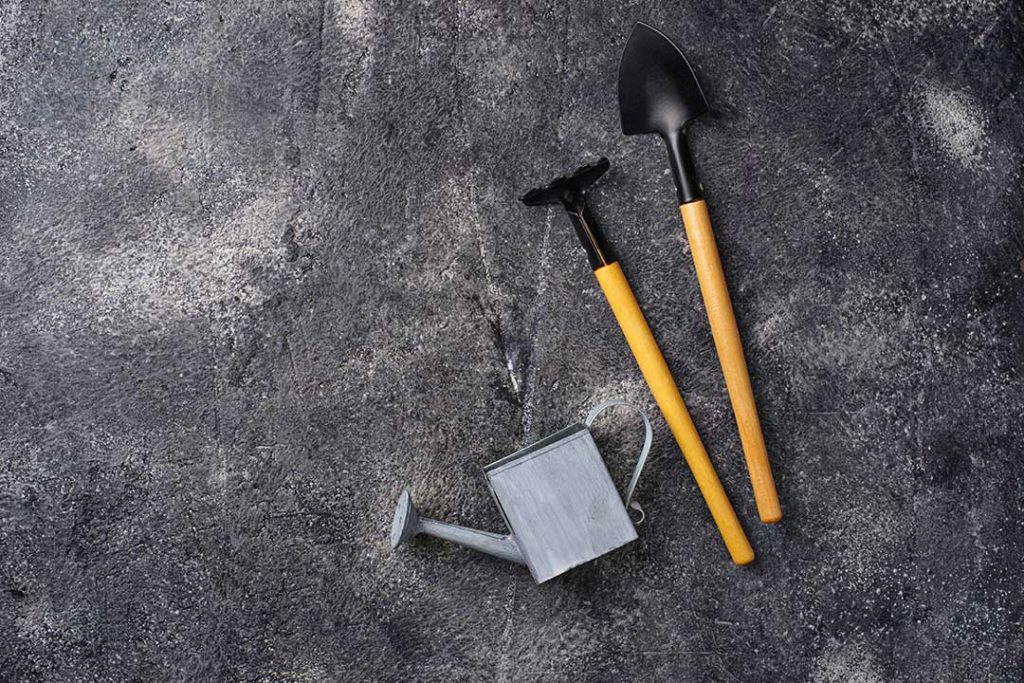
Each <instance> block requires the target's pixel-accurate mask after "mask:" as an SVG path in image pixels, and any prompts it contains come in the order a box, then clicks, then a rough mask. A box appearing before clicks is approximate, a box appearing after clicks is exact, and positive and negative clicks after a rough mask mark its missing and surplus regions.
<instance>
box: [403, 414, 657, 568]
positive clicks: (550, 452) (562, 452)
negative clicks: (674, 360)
mask: <svg viewBox="0 0 1024 683" xmlns="http://www.w3.org/2000/svg"><path fill="white" fill-rule="evenodd" d="M618 405H621V406H626V407H628V408H630V409H632V410H633V411H635V412H636V413H638V414H639V415H640V417H641V418H642V419H643V421H644V429H645V436H644V445H643V448H642V449H641V450H640V457H639V459H638V460H637V464H636V468H635V469H634V470H633V475H632V477H631V478H630V480H629V484H628V485H627V487H626V499H625V502H623V500H622V498H621V497H620V496H619V492H618V490H617V489H616V488H615V484H614V483H613V482H612V478H611V475H609V474H608V468H607V467H605V464H604V460H603V459H602V458H601V453H600V452H599V451H598V449H597V444H596V443H595V442H594V437H593V436H592V435H591V433H590V425H591V424H592V423H593V421H594V419H596V418H597V416H598V415H599V414H600V413H602V412H604V411H605V410H606V409H608V408H610V407H612V406H618ZM651 438H652V435H651V423H650V421H649V420H648V419H647V416H646V415H645V414H644V412H643V411H642V410H640V409H639V408H637V407H636V406H634V405H633V404H631V403H627V402H625V401H620V400H611V401H606V402H604V403H602V404H600V405H597V406H595V407H594V409H593V410H591V411H590V414H589V415H587V419H586V420H585V421H584V423H577V424H574V425H570V426H568V427H566V428H565V429H562V430H561V431H558V432H556V433H554V434H552V435H550V436H548V437H547V438H544V439H541V440H540V441H538V442H537V443H535V444H533V445H531V446H527V447H526V448H524V449H522V450H520V451H517V452H515V453H513V454H512V455H509V456H506V457H504V458H501V459H500V460H497V461H496V462H493V463H491V464H490V465H487V466H486V467H485V468H484V476H485V477H486V479H487V485H488V487H489V488H490V489H491V493H492V494H493V496H494V500H495V502H497V504H498V509H499V510H500V511H501V515H502V517H503V518H504V520H505V524H506V525H507V526H508V529H509V532H510V533H508V534H504V535H502V534H495V533H490V532H487V531H478V530H476V529H469V528H466V527H461V526H457V525H455V524H448V523H446V522H439V521H437V520H433V519H425V518H422V517H420V516H419V515H418V514H417V513H416V508H415V506H414V505H413V502H412V497H411V496H410V495H409V492H408V491H403V492H402V494H401V496H400V497H399V499H398V506H397V508H396V509H395V520H394V523H393V524H392V526H391V547H392V548H397V547H398V546H399V545H401V544H402V543H404V542H405V541H407V540H409V539H410V538H412V537H413V536H416V535H417V534H427V535H428V536H434V537H436V538H443V539H445V540H447V541H450V542H452V543H457V544H459V545H462V546H466V547H467V548H472V549H474V550H478V551H480V552H483V553H487V554H488V555H492V556H494V557H498V558H501V559H503V560H507V561H509V562H515V563H517V564H522V565H526V567H527V568H528V569H529V570H530V574H531V575H532V576H533V579H534V581H536V582H537V583H543V582H545V581H547V580H549V579H553V578H554V577H556V576H558V575H560V574H562V573H564V572H566V571H568V570H570V569H572V568H573V567H576V566H579V565H581V564H583V563H585V562H589V561H590V560H593V559H595V558H598V557H600V556H601V555H604V554H605V553H608V552H610V551H612V550H615V549H616V548H619V547H621V546H623V545H625V544H627V543H629V542H631V541H635V540H636V539H637V533H636V529H635V528H634V525H633V521H632V519H631V518H630V515H629V512H628V511H627V507H628V508H630V509H632V510H635V511H636V512H638V513H639V514H640V519H639V520H638V521H637V524H639V523H640V522H642V521H643V510H642V509H641V508H640V506H639V505H638V504H637V503H636V502H631V500H632V497H633V491H634V490H635V488H636V484H637V480H638V479H639V477H640V472H641V471H642V470H643V467H644V463H645V462H646V461H647V454H648V452H649V451H650V449H651Z"/></svg>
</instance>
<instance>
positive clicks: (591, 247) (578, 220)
mask: <svg viewBox="0 0 1024 683" xmlns="http://www.w3.org/2000/svg"><path fill="white" fill-rule="evenodd" d="M573 200H574V201H571V202H568V201H567V202H565V204H564V206H565V210H566V212H568V214H569V219H570V220H571V221H572V227H573V229H574V230H576V237H578V238H579V240H580V244H582V245H583V251H585V252H587V261H589V262H590V267H591V269H592V270H597V269H598V268H602V267H604V266H607V265H608V264H610V263H614V262H615V260H616V259H615V256H614V255H613V254H612V252H611V249H610V248H609V247H608V243H607V242H606V241H605V239H604V235H603V234H601V229H600V227H598V224H597V221H595V220H594V217H593V215H592V214H591V213H590V209H588V208H587V202H586V199H585V198H584V197H583V196H582V195H577V196H576V197H574V198H573Z"/></svg>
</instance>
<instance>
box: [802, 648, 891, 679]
mask: <svg viewBox="0 0 1024 683" xmlns="http://www.w3.org/2000/svg"><path fill="white" fill-rule="evenodd" d="M815 664H816V665H815V669H814V672H813V673H812V674H811V681H812V682H813V683H882V681H884V680H885V679H884V678H882V674H881V673H880V672H879V670H878V665H877V664H876V663H875V662H874V660H873V659H872V658H871V655H869V654H868V653H867V651H866V650H865V649H864V648H862V647H860V646H859V645H857V644H853V643H833V644H832V645H831V646H830V647H829V648H828V649H826V650H825V652H823V653H822V654H821V655H820V656H819V657H818V658H817V660H816V663H815Z"/></svg>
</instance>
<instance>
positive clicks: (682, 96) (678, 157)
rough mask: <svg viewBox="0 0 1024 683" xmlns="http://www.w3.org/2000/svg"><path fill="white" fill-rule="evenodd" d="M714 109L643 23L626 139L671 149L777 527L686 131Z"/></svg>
mask: <svg viewBox="0 0 1024 683" xmlns="http://www.w3.org/2000/svg"><path fill="white" fill-rule="evenodd" d="M707 110H708V103H707V100H705V99H704V93H703V92H701V89H700V85H699V84H698V83H697V78H696V77H695V76H694V75H693V70H692V69H691V68H690V65H689V63H687V61H686V58H685V57H684V56H683V53H682V52H680V51H679V48H677V47H676V46H675V45H674V44H673V43H672V41H671V40H669V39H668V38H667V37H666V36H665V35H664V34H662V33H661V32H660V31H658V30H656V29H654V28H652V27H650V26H648V25H647V24H644V23H642V22H638V23H637V24H636V26H635V27H634V28H633V33H632V34H631V35H630V36H629V40H628V41H627V43H626V48H625V50H623V52H622V60H621V61H620V62H619V112H620V114H621V117H622V132H623V133H625V134H626V135H636V134H640V133H657V134H658V135H660V136H661V138H662V139H663V140H664V141H665V145H666V146H667V147H668V156H669V163H670V164H671V167H672V177H673V178H674V180H675V184H676V192H677V193H678V196H679V210H680V212H681V213H682V216H683V224H684V225H685V226H686V236H687V239H688V240H689V242H690V251H691V252H693V264H694V266H695V267H696V270H697V280H698V281H699V282H700V290H701V294H702V295H703V297H704V306H705V308H707V312H708V319H709V321H710V323H711V335H712V337H714V340H715V348H716V349H717V351H718V358H719V361H720V363H721V365H722V374H723V375H725V385H726V388H727V389H728V391H729V398H730V400H731V401H732V409H733V413H734V414H735V416H736V426H737V428H738V429H739V434H740V441H741V443H742V444H743V452H744V454H745V455H746V459H747V468H748V470H749V471H750V481H751V484H752V486H753V489H754V499H755V500H756V501H757V510H758V514H759V515H760V517H761V521H763V522H778V521H779V520H780V519H782V508H781V507H780V505H779V498H778V494H777V493H776V491H775V482H774V481H773V480H772V473H771V467H770V465H769V464H768V453H767V450H766V449H765V445H764V436H763V435H762V433H761V423H760V420H759V419H758V417H757V406H756V405H755V403H754V391H753V388H752V387H751V385H750V375H749V373H748V372H747V363H746V361H745V360H744V357H743V346H742V343H741V342H740V333H739V329H738V328H737V326H736V316H735V315H734V313H733V310H732V303H731V301H730V300H729V290H728V287H727V286H726V283H725V273H724V271H723V270H722V262H721V259H720V258H719V256H718V247H717V246H716V245H715V237H714V234H713V233H712V232H711V219H710V218H709V216H708V207H707V204H706V203H705V201H704V198H703V191H702V188H701V186H700V183H699V182H697V173H696V169H695V168H694V165H693V158H692V157H691V156H690V152H689V149H688V148H687V146H686V126H687V124H688V123H689V122H690V121H691V120H692V119H694V118H696V117H698V116H700V115H701V114H703V113H705V112H706V111H707Z"/></svg>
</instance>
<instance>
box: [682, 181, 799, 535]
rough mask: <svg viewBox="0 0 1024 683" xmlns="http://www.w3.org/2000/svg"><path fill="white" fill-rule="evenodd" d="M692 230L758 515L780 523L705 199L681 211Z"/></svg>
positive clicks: (692, 245)
mask: <svg viewBox="0 0 1024 683" xmlns="http://www.w3.org/2000/svg"><path fill="white" fill-rule="evenodd" d="M679 210H680V212H681V213H682V215H683V224H684V225H685V226H686V237H687V239H688V240H689V241H690V251H691V252H693V265H694V266H695V267H696V269H697V280H698V281H699V282H700V291H701V294H702V295H703V297H704V306H705V308H707V311H708V320H709V321H710V323H711V336H712V337H714V340H715V348H716V349H717V351H718V359H719V362H720V363H721V364H722V374H723V375H725V387H726V389H727V390H728V391H729V399H730V401H732V411H733V413H734V414H735V416H736V426H737V428H738V429H739V433H740V442H741V443H742V444H743V453H744V455H745V456H746V459H747V469H748V470H749V471H750V483H751V485H752V487H753V489H754V500H755V501H757V512H758V514H759V516H760V517H761V521H762V522H778V521H779V520H780V519H782V508H781V507H780V505H779V496H778V493H776V491H775V481H774V480H773V479H772V470H771V466H770V465H769V463H768V451H767V450H766V448H765V445H764V436H763V435H762V433H761V422H760V420H759V419H758V417H757V406H756V405H755V403H754V390H753V388H752V387H751V386H750V374H749V373H748V372H747V363H746V360H744V358H743V344H742V343H741V342H740V332H739V328H738V327H737V326H736V316H735V314H734V313H733V310H732V302H731V301H730V300H729V288H728V286H727V285H726V283H725V272H724V271H723V270H722V260H721V259H720V258H719V256H718V247H717V246H716V245H715V236H714V234H713V233H712V232H711V218H710V217H709V216H708V205H707V203H706V202H705V201H704V200H703V199H698V200H697V201H694V202H687V203H686V204H682V205H681V206H680V207H679Z"/></svg>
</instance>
